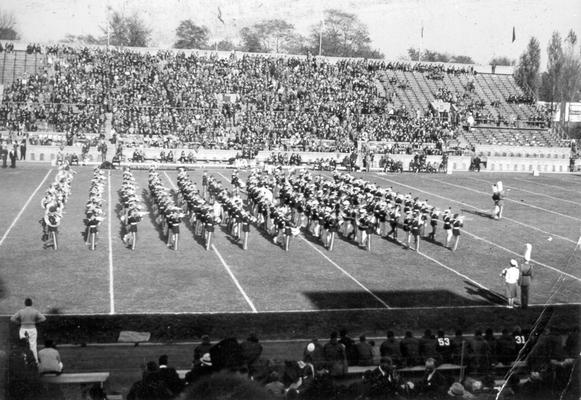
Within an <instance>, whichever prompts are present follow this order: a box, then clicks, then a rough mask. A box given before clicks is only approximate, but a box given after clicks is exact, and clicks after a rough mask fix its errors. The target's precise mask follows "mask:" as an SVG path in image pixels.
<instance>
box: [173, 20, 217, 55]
mask: <svg viewBox="0 0 581 400" xmlns="http://www.w3.org/2000/svg"><path fill="white" fill-rule="evenodd" d="M209 33H210V30H209V29H208V28H207V27H206V26H203V25H202V26H198V25H196V24H195V23H194V21H192V20H191V19H186V20H183V21H182V22H180V24H179V25H178V27H177V29H176V36H177V41H176V42H175V44H174V47H175V48H176V49H207V48H208V35H209Z"/></svg>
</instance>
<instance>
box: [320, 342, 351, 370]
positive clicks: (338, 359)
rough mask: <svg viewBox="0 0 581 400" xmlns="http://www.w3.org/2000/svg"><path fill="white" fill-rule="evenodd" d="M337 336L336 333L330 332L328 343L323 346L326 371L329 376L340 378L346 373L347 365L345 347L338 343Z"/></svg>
mask: <svg viewBox="0 0 581 400" xmlns="http://www.w3.org/2000/svg"><path fill="white" fill-rule="evenodd" d="M338 336H339V335H337V332H332V333H331V338H330V340H329V342H328V343H326V344H325V345H324V346H323V353H324V354H325V361H326V362H327V369H328V370H329V372H330V373H331V376H342V375H344V374H345V373H346V371H347V365H348V364H347V356H346V354H345V346H343V345H342V344H341V343H339V341H338Z"/></svg>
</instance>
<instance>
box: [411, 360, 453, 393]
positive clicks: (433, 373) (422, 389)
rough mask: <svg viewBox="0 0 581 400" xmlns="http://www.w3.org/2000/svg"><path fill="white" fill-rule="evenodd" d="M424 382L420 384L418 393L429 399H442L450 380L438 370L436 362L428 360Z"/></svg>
mask: <svg viewBox="0 0 581 400" xmlns="http://www.w3.org/2000/svg"><path fill="white" fill-rule="evenodd" d="M425 366H426V370H425V372H424V376H423V377H422V380H421V381H419V382H418V386H417V388H416V392H417V393H418V394H421V395H422V396H425V397H427V398H434V399H438V398H441V397H442V396H443V395H444V394H445V393H446V389H448V380H447V379H446V377H445V376H444V375H442V373H441V372H439V371H438V370H437V369H436V360H434V359H433V358H428V359H427V360H426V363H425Z"/></svg>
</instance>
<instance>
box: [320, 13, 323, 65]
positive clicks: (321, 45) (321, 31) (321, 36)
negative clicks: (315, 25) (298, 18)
mask: <svg viewBox="0 0 581 400" xmlns="http://www.w3.org/2000/svg"><path fill="white" fill-rule="evenodd" d="M322 49H323V18H321V27H320V29H319V56H320V55H321V52H322Z"/></svg>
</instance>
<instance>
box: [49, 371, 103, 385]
mask: <svg viewBox="0 0 581 400" xmlns="http://www.w3.org/2000/svg"><path fill="white" fill-rule="evenodd" d="M107 379H109V372H80V373H75V374H60V375H52V374H50V375H42V376H41V377H40V380H41V381H42V382H44V383H56V384H85V383H99V384H100V385H101V387H103V383H104V382H105V381H106V380H107Z"/></svg>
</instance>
